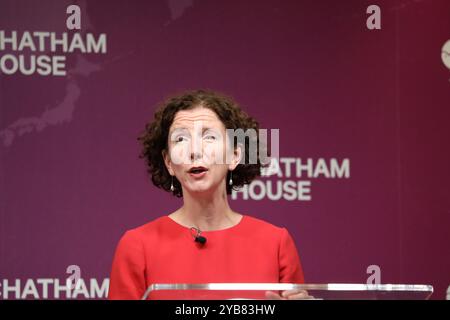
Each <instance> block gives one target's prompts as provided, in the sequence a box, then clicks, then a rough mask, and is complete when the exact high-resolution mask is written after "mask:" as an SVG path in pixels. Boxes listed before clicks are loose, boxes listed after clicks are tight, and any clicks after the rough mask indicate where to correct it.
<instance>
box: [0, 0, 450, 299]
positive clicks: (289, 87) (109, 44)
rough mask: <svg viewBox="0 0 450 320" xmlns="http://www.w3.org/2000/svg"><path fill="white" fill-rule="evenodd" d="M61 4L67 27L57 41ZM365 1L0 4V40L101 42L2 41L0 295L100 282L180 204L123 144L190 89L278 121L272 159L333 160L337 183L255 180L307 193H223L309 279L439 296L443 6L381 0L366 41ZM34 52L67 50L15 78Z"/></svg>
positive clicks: (449, 257) (446, 131)
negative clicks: (42, 35)
mask: <svg viewBox="0 0 450 320" xmlns="http://www.w3.org/2000/svg"><path fill="white" fill-rule="evenodd" d="M70 4H78V5H79V6H80V8H81V27H82V28H81V30H67V27H66V19H67V17H68V16H69V15H68V14H67V13H66V8H67V6H68V5H70ZM371 4H373V3H372V2H371V1H356V0H355V1H275V0H273V1H269V0H267V1H257V2H256V1H250V0H249V1H237V0H236V1H199V0H178V1H177V0H159V1H157V0H154V1H146V2H144V1H138V0H136V1H97V0H96V1H59V0H58V1H57V0H53V1H50V0H45V1H44V0H43V1H39V2H38V1H32V0H29V1H23V0H21V1H16V0H1V1H0V31H3V40H1V39H0V42H2V41H3V42H4V40H5V38H9V39H11V37H12V31H16V34H17V41H18V43H20V42H21V38H22V37H23V34H24V33H27V32H28V33H33V32H50V33H51V32H53V33H55V35H56V37H57V38H58V39H60V38H61V37H62V34H63V33H67V34H68V37H69V39H70V38H72V37H73V36H74V34H76V33H78V34H81V35H82V38H83V39H84V37H85V36H86V35H87V34H90V35H92V37H94V39H96V40H97V42H96V43H97V44H101V43H100V40H99V39H100V36H101V35H102V34H104V35H105V38H104V43H103V45H104V49H105V52H103V53H102V52H100V50H97V51H99V52H91V53H88V52H81V51H82V50H81V49H79V46H78V47H77V48H75V49H74V50H73V52H67V51H69V50H68V49H67V48H66V49H67V50H65V49H64V48H63V47H62V45H57V46H56V50H54V52H53V51H52V50H51V47H50V46H49V45H47V44H46V45H45V46H44V48H42V50H39V49H40V48H36V51H35V52H33V51H32V50H31V49H30V47H29V43H28V46H26V45H24V47H23V48H22V50H19V48H16V49H17V50H14V48H13V47H12V44H11V43H9V42H4V43H3V44H4V46H0V49H1V50H0V59H2V57H3V71H0V285H1V287H0V299H1V298H15V297H17V296H15V294H16V291H14V290H16V289H14V287H13V288H11V286H13V285H16V284H17V283H16V280H20V285H18V284H17V288H19V287H20V289H17V290H20V292H19V296H18V297H22V295H23V292H26V290H27V289H26V288H24V287H26V286H27V284H26V283H27V282H28V280H29V279H32V280H33V281H34V283H35V284H36V286H37V279H65V278H66V277H67V276H68V274H67V273H66V268H67V266H69V265H78V266H79V267H80V268H81V273H82V277H83V278H84V279H94V280H96V281H97V282H98V283H99V285H101V283H102V281H104V279H105V278H108V277H109V271H110V267H111V262H112V257H113V253H114V250H115V246H116V244H117V241H118V240H119V238H120V236H121V235H122V234H123V232H124V231H125V230H127V229H130V228H134V227H136V226H139V225H142V224H144V223H146V222H148V221H150V220H152V219H154V218H156V217H158V216H161V215H166V214H168V213H170V212H171V211H173V210H175V209H176V208H177V207H179V206H180V205H181V201H180V200H179V199H175V198H174V197H172V196H170V195H169V194H167V193H165V192H163V191H161V190H159V189H156V188H155V187H153V185H152V184H151V182H150V180H149V178H148V177H147V175H146V172H145V166H144V162H143V161H142V160H141V159H139V158H138V154H139V152H140V147H139V145H138V143H137V140H136V137H137V136H138V134H139V133H140V131H141V130H142V129H143V127H144V125H145V123H146V122H147V120H149V119H150V118H152V116H153V112H154V106H155V104H156V103H157V102H159V101H161V100H162V99H163V98H165V97H167V96H168V95H170V94H172V93H174V92H178V91H180V90H184V89H191V88H211V89H215V90H219V91H222V92H224V93H227V94H229V95H232V96H233V97H235V99H236V100H237V101H238V102H240V103H241V105H242V106H243V107H244V109H245V110H246V111H248V112H249V113H250V114H251V115H253V116H254V117H256V118H257V119H258V120H259V121H260V123H261V125H262V127H263V128H267V129H272V128H279V129H280V156H281V157H282V158H284V159H285V160H286V158H293V159H295V160H298V159H300V160H299V161H301V163H302V164H306V163H307V161H308V159H311V160H310V161H311V163H312V164H313V167H314V168H316V165H319V164H323V163H326V164H327V165H328V166H329V167H330V166H332V163H337V164H339V165H340V166H341V168H342V166H343V164H344V163H346V164H347V167H346V169H347V173H348V176H347V177H345V176H337V177H332V176H331V175H330V176H329V177H327V176H326V175H325V174H320V175H319V176H317V177H311V176H309V175H307V174H306V172H305V171H303V172H302V176H300V177H298V176H296V175H291V176H290V177H287V176H286V174H287V173H288V172H287V171H286V170H287V169H286V166H283V168H282V172H283V175H284V176H283V177H274V176H271V177H262V178H261V179H259V181H260V182H262V183H263V184H264V185H266V186H270V184H271V186H272V188H273V190H275V189H276V184H277V183H286V182H288V181H291V182H289V183H292V184H294V183H298V181H300V182H301V181H303V182H304V183H306V185H308V184H309V187H310V192H309V194H310V199H309V200H298V199H297V200H286V199H284V198H281V199H279V200H273V199H270V198H269V197H268V196H264V197H263V198H262V199H261V200H256V199H248V200H244V199H243V197H242V193H237V196H236V197H237V199H234V200H233V199H230V201H231V205H232V207H233V209H234V210H236V211H239V212H242V213H244V214H249V215H253V216H255V217H258V218H262V219H265V220H267V221H269V222H272V223H274V224H277V225H280V226H286V227H288V229H289V230H290V232H291V234H292V236H293V237H294V239H295V241H296V243H297V247H298V249H299V252H300V255H301V258H302V263H303V267H304V271H305V277H306V281H307V282H309V283H322V282H357V283H365V282H366V280H367V278H368V277H369V275H368V274H367V272H366V270H367V267H368V266H370V265H377V266H379V267H380V269H381V282H382V283H411V284H431V285H433V286H434V287H435V294H434V296H433V297H434V298H437V299H443V298H444V293H445V290H446V288H447V287H448V286H449V285H450V254H449V251H450V250H449V244H450V232H449V225H450V188H449V185H448V181H449V180H450V169H449V163H450V151H449V138H450V126H449V125H448V120H449V119H450V111H449V105H450V82H449V79H450V70H449V68H447V67H446V65H445V63H444V61H443V58H444V56H445V54H441V53H442V48H443V46H444V44H445V43H446V42H447V41H448V40H449V39H450V2H448V1H446V0H441V1H438V0H436V1H425V0H424V1H409V0H397V1H381V0H379V1H377V4H378V6H379V7H380V8H381V30H368V28H367V27H366V20H367V18H368V17H369V15H368V14H367V13H366V9H367V7H368V6H369V5H371ZM0 36H1V34H0ZM34 40H35V44H36V46H37V43H38V42H37V40H36V38H34ZM22 41H24V40H23V39H22ZM45 41H47V42H48V41H49V39H46V40H45ZM69 43H70V41H69ZM25 44H26V43H25ZM18 46H19V44H18ZM449 54H450V52H449ZM32 55H35V56H42V55H46V56H49V57H52V56H62V57H65V58H62V59H65V61H64V68H62V69H64V70H65V75H41V74H39V73H38V72H34V73H33V74H32V75H25V74H23V73H21V72H20V70H17V71H16V72H13V71H14V70H13V69H14V68H13V67H14V61H19V59H20V57H19V56H22V57H23V59H24V61H27V65H28V63H29V61H30V59H31V56H32ZM5 56H6V57H5ZM14 59H16V60H14ZM0 65H1V63H0ZM11 70H13V71H11ZM8 73H11V74H8ZM63 73H64V72H63ZM287 160H288V159H287ZM292 169H293V170H294V167H292ZM328 169H329V168H328ZM294 171H295V170H294ZM273 190H272V191H273ZM254 191H255V193H259V192H261V191H262V190H261V188H260V187H255V188H254ZM274 192H275V191H274ZM61 281H62V280H61ZM30 286H31V285H30ZM5 287H9V289H10V291H9V292H7V294H8V296H7V297H5V292H4V291H5V290H4V289H5ZM28 290H29V291H30V292H32V291H33V290H34V289H33V288H31V289H28ZM37 290H38V295H39V297H40V298H42V297H43V296H42V288H41V287H40V286H38V288H37ZM51 296H52V295H51V294H50V297H51ZM62 296H63V295H62ZM23 297H24V298H33V297H36V296H35V295H33V294H25V295H24V296H23Z"/></svg>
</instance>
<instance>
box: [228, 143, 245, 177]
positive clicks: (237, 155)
mask: <svg viewBox="0 0 450 320" xmlns="http://www.w3.org/2000/svg"><path fill="white" fill-rule="evenodd" d="M242 157H243V152H242V145H241V144H240V143H238V144H237V146H236V148H234V151H233V154H232V158H231V163H230V164H229V165H228V170H231V171H233V170H234V169H235V168H236V167H237V166H238V164H239V162H241V159H242Z"/></svg>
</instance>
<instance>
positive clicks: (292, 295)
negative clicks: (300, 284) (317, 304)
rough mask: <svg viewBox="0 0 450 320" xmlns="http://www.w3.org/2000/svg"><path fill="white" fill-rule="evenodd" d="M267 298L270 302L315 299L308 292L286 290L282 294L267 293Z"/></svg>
mask: <svg viewBox="0 0 450 320" xmlns="http://www.w3.org/2000/svg"><path fill="white" fill-rule="evenodd" d="M266 298H267V299H269V300H308V299H314V297H313V296H310V295H309V294H308V292H307V291H306V290H298V289H297V290H285V291H283V292H282V293H281V295H280V294H279V293H276V292H273V291H266Z"/></svg>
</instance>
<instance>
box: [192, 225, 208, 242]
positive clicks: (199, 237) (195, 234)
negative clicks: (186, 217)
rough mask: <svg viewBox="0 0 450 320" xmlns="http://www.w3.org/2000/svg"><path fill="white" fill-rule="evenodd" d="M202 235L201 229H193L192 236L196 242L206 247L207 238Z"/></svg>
mask: <svg viewBox="0 0 450 320" xmlns="http://www.w3.org/2000/svg"><path fill="white" fill-rule="evenodd" d="M201 233H202V232H201V231H200V229H198V228H196V227H191V235H192V236H193V237H194V241H195V242H198V243H200V244H202V245H204V244H205V243H206V238H205V237H204V236H202V235H201Z"/></svg>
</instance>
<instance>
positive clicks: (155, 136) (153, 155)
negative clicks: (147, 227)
mask: <svg viewBox="0 0 450 320" xmlns="http://www.w3.org/2000/svg"><path fill="white" fill-rule="evenodd" d="M199 106H202V107H205V108H209V109H211V110H212V111H214V112H215V113H216V114H217V116H218V117H219V119H220V120H221V121H222V123H223V124H224V126H225V128H226V129H243V130H244V131H246V130H247V129H254V130H255V131H256V133H257V135H256V139H257V141H256V146H257V148H258V150H257V163H255V164H250V163H249V161H248V159H249V149H250V148H249V144H250V140H249V139H251V138H250V137H248V136H246V137H245V154H243V156H244V162H243V163H239V164H238V165H237V167H236V168H235V169H234V170H233V174H232V177H233V178H232V180H233V183H232V185H229V184H228V183H226V190H227V194H231V191H232V190H233V189H234V190H237V189H238V188H240V187H242V186H243V185H245V184H249V183H250V182H251V181H252V180H253V179H254V178H256V177H257V176H260V175H261V168H262V167H265V166H267V162H266V161H264V163H262V162H261V161H260V154H262V155H263V156H265V155H267V153H266V151H267V148H266V144H264V143H261V145H260V141H259V123H258V122H257V121H256V120H255V119H254V118H252V117H250V116H249V115H248V114H247V113H246V112H244V111H243V110H242V109H241V107H240V106H239V105H238V104H237V103H236V102H235V101H234V100H233V99H232V98H231V97H229V96H226V95H224V94H222V93H218V92H216V91H212V90H202V89H201V90H192V91H185V92H182V93H181V94H178V95H175V96H172V97H169V98H168V99H167V100H166V101H164V102H163V103H161V104H159V106H158V108H157V111H156V112H155V115H154V118H153V120H152V121H151V122H149V123H147V124H146V125H145V130H144V131H143V132H142V134H141V135H140V136H139V137H138V138H137V139H138V140H139V141H140V142H141V144H142V146H143V149H142V152H141V153H140V155H139V158H143V159H145V161H146V164H147V172H148V174H149V175H150V176H151V179H152V182H153V184H154V185H155V186H156V187H158V188H161V189H164V190H166V191H169V192H170V191H171V190H170V187H171V182H172V176H171V175H170V173H169V171H168V170H167V168H166V166H165V163H164V158H163V156H162V151H163V150H166V151H167V150H168V136H169V129H170V126H171V125H172V122H173V120H174V118H175V114H176V113H177V112H178V111H180V110H189V109H193V108H196V107H199ZM234 143H235V144H234V145H235V146H236V145H237V144H236V143H237V141H236V137H234ZM263 151H264V153H262V152H263ZM229 178H230V172H228V174H227V179H226V181H228V180H229ZM173 187H174V190H173V191H172V194H173V195H175V196H177V197H182V196H183V191H182V188H181V184H180V182H179V181H178V179H176V177H173Z"/></svg>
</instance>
